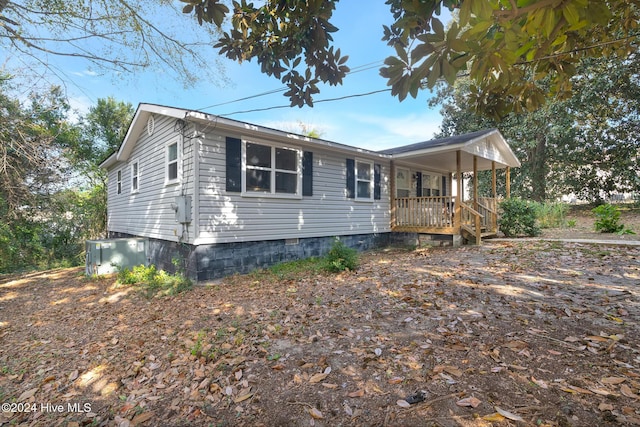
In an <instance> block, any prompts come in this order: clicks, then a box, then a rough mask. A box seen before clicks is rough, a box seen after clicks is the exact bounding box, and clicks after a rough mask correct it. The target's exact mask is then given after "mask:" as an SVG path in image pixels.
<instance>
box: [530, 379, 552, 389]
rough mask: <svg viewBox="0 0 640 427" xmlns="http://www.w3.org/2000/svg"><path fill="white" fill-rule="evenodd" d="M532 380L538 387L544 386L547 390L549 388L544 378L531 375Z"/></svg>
mask: <svg viewBox="0 0 640 427" xmlns="http://www.w3.org/2000/svg"><path fill="white" fill-rule="evenodd" d="M531 381H533V383H534V384H536V385H537V386H538V387H540V388H543V389H545V390H546V389H548V388H549V386H548V385H547V383H546V382H544V381H543V380H537V379H536V378H535V377H533V376H532V377H531Z"/></svg>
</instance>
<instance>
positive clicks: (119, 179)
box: [116, 169, 122, 194]
mask: <svg viewBox="0 0 640 427" xmlns="http://www.w3.org/2000/svg"><path fill="white" fill-rule="evenodd" d="M116 194H122V169H118V170H117V171H116Z"/></svg>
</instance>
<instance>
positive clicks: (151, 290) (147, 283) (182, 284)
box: [117, 265, 193, 297]
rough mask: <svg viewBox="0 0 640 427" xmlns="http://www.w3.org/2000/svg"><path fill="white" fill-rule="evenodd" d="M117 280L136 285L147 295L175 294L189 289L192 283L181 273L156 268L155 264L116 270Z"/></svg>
mask: <svg viewBox="0 0 640 427" xmlns="http://www.w3.org/2000/svg"><path fill="white" fill-rule="evenodd" d="M117 281H118V283H120V284H122V285H136V286H138V287H139V288H140V289H141V290H142V291H143V292H144V293H145V294H146V296H147V297H152V296H155V295H157V294H160V295H175V294H178V293H180V292H184V291H186V290H188V289H190V288H191V286H192V285H193V284H192V282H191V280H189V279H188V278H187V277H185V276H183V275H182V274H169V273H167V272H165V271H164V270H157V269H156V266H155V265H150V266H149V267H145V266H144V265H136V266H134V267H133V268H132V269H128V268H123V269H121V270H120V271H119V272H118V279H117Z"/></svg>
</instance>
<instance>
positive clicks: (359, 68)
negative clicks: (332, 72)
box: [197, 60, 384, 111]
mask: <svg viewBox="0 0 640 427" xmlns="http://www.w3.org/2000/svg"><path fill="white" fill-rule="evenodd" d="M383 64H384V61H382V60H378V61H374V62H369V63H367V64H363V65H359V66H357V67H354V68H353V69H352V70H350V71H349V72H348V73H347V75H349V74H356V73H360V72H362V71H368V70H371V69H372V68H377V67H379V66H381V65H383ZM287 89H289V88H288V87H287V86H283V87H281V88H279V89H272V90H269V91H267V92H262V93H258V94H255V95H249V96H245V97H243V98H238V99H233V100H231V101H226V102H221V103H219V104H213V105H209V106H207V107H202V108H197V110H198V111H204V110H208V109H210V108H215V107H221V106H223V105H228V104H234V103H236V102H241V101H248V100H250V99H254V98H260V97H262V96H266V95H273V94H274V93H279V92H284V91H285V90H287ZM318 102H321V101H318ZM273 108H284V107H273Z"/></svg>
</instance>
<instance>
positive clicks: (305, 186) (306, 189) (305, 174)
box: [302, 151, 313, 196]
mask: <svg viewBox="0 0 640 427" xmlns="http://www.w3.org/2000/svg"><path fill="white" fill-rule="evenodd" d="M302 195H303V196H313V153H312V152H310V151H305V152H304V153H302Z"/></svg>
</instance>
